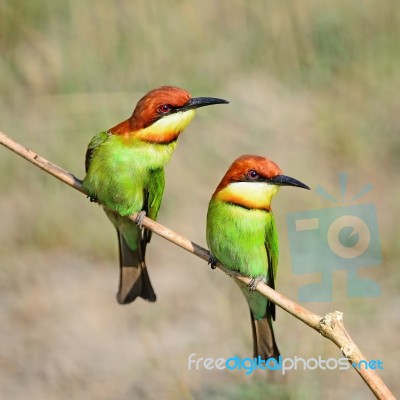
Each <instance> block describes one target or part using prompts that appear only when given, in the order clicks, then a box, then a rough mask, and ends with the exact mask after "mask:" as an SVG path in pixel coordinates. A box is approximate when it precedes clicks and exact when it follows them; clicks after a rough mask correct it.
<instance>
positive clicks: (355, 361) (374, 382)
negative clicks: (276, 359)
mask: <svg viewBox="0 0 400 400" xmlns="http://www.w3.org/2000/svg"><path fill="white" fill-rule="evenodd" d="M0 144H2V145H3V146H5V147H7V148H8V149H10V150H11V151H13V152H14V153H16V154H18V155H20V156H21V157H23V158H25V159H26V160H28V161H30V162H31V163H32V164H35V165H36V166H37V167H39V168H41V169H43V170H44V171H46V172H47V173H49V174H51V175H53V176H54V177H56V178H57V179H59V180H60V181H62V182H64V183H66V184H67V185H69V186H72V187H73V188H74V189H76V190H78V191H80V192H82V193H85V192H84V190H83V188H82V181H81V180H80V179H78V178H76V177H75V176H74V175H72V174H71V173H69V172H68V171H66V170H64V169H62V168H60V167H59V166H57V165H55V164H53V163H51V162H50V161H48V160H46V159H45V158H43V157H41V156H39V155H38V154H36V153H34V152H33V151H31V150H29V149H27V148H26V147H24V146H22V145H21V144H19V143H17V142H15V141H14V140H12V139H11V138H10V137H8V136H7V135H5V134H4V133H2V132H0ZM136 216H137V214H133V215H132V216H130V218H131V219H132V220H135V218H136ZM142 225H143V226H144V227H145V228H147V229H149V230H151V231H153V232H154V233H156V234H157V235H159V236H161V237H163V238H164V239H167V240H169V241H170V242H172V243H174V244H176V245H177V246H179V247H181V248H183V249H185V250H187V251H188V252H190V253H192V254H194V255H196V256H197V257H200V258H202V259H203V260H205V261H207V262H208V261H209V258H210V253H209V252H208V251H207V250H206V249H204V248H203V247H201V246H199V245H198V244H196V243H194V242H192V241H190V240H189V239H187V238H185V237H184V236H182V235H180V234H179V233H176V232H174V231H172V230H170V229H168V228H167V227H165V226H163V225H161V224H159V223H158V222H155V221H153V220H151V219H150V218H147V217H144V219H143V223H142ZM217 267H218V268H220V269H221V270H222V271H224V272H225V273H227V274H229V275H231V276H232V275H233V278H234V279H237V280H239V281H241V282H243V283H245V284H249V283H250V278H247V277H244V276H240V275H237V274H232V271H229V270H227V269H226V268H225V267H224V266H223V265H221V264H217ZM256 290H257V291H258V292H259V293H261V294H262V295H263V296H265V297H267V298H268V299H270V300H271V301H273V302H274V303H275V304H276V305H277V306H279V307H280V308H282V309H283V310H285V311H287V312H288V313H289V314H291V315H293V316H294V317H296V318H297V319H299V320H300V321H302V322H303V323H305V324H306V325H308V326H309V327H310V328H312V329H314V330H316V331H317V332H319V333H320V334H321V335H323V336H324V337H326V338H327V339H329V340H330V341H332V342H333V343H335V344H336V346H337V347H339V349H340V350H341V351H342V353H343V355H344V356H345V357H346V358H347V359H348V360H349V363H350V364H351V365H352V366H353V367H354V368H355V370H356V371H357V372H358V374H359V375H360V376H361V378H362V379H363V380H364V382H365V383H366V384H367V385H368V387H369V388H370V389H371V391H372V392H373V394H374V395H375V396H376V398H377V399H385V400H387V399H395V397H394V396H393V394H392V393H391V392H390V390H389V389H388V387H387V386H386V385H385V383H384V382H383V381H382V379H381V378H380V376H379V375H378V374H377V373H376V371H375V370H374V369H372V368H364V367H362V368H357V367H356V366H359V365H360V364H359V363H360V361H363V362H364V361H365V362H366V358H365V356H364V355H363V354H362V352H361V351H360V349H359V348H358V347H357V345H356V344H355V343H354V341H353V340H352V339H351V337H350V335H349V334H348V333H347V331H346V329H345V327H344V324H343V313H341V312H339V311H335V312H332V313H328V314H326V315H325V316H324V317H321V316H320V315H317V314H315V313H313V312H312V311H310V310H308V309H306V308H304V307H302V306H301V305H300V304H297V303H295V302H294V301H292V300H290V299H289V298H287V297H285V296H284V295H282V294H280V293H279V292H277V291H276V290H274V289H271V288H270V287H269V286H267V285H266V284H265V283H263V282H260V283H259V284H258V285H257V289H256ZM366 363H367V362H366Z"/></svg>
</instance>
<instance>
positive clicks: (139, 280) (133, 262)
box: [117, 231, 156, 304]
mask: <svg viewBox="0 0 400 400" xmlns="http://www.w3.org/2000/svg"><path fill="white" fill-rule="evenodd" d="M117 232H118V231H117ZM118 241H119V265H120V278H119V289H118V293H117V301H118V303H120V304H129V303H131V302H132V301H134V300H135V299H136V297H138V296H139V297H142V298H143V299H145V300H148V301H151V302H153V301H156V294H155V293H154V290H153V287H152V286H151V282H150V277H149V274H148V272H147V267H146V262H145V261H144V254H142V253H144V251H142V248H141V246H139V248H138V249H137V250H136V251H132V250H131V249H130V248H129V246H128V244H127V243H126V241H125V239H124V238H123V236H122V234H121V233H119V232H118Z"/></svg>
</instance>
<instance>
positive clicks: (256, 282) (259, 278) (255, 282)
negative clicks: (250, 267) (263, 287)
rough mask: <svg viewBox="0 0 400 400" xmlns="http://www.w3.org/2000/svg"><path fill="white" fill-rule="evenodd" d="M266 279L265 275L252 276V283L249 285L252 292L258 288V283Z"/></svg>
mask: <svg viewBox="0 0 400 400" xmlns="http://www.w3.org/2000/svg"><path fill="white" fill-rule="evenodd" d="M262 280H264V277H263V276H259V277H257V278H251V281H250V283H249V284H248V285H247V287H248V288H249V290H250V291H251V292H254V291H255V290H256V289H257V285H258V284H259V283H260V282H261V281H262Z"/></svg>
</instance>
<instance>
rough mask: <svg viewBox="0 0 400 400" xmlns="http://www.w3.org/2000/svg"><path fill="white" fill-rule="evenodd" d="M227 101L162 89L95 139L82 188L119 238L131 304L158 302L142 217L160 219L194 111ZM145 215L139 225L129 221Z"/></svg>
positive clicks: (122, 289)
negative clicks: (167, 169)
mask: <svg viewBox="0 0 400 400" xmlns="http://www.w3.org/2000/svg"><path fill="white" fill-rule="evenodd" d="M223 103H228V101H226V100H222V99H217V98H212V97H197V98H193V97H192V96H191V95H190V94H189V93H188V92H187V91H186V90H183V89H180V88H177V87H173V86H163V87H160V88H158V89H154V90H152V91H150V92H149V93H147V94H146V95H145V96H144V97H142V98H141V99H140V100H139V102H138V103H137V105H136V108H135V110H134V111H133V114H132V116H131V117H130V118H128V119H127V120H125V121H123V122H121V123H119V124H118V125H116V126H114V127H113V128H111V129H109V130H108V131H104V132H100V133H98V134H97V135H96V136H94V137H93V139H92V140H91V141H90V143H89V146H88V149H87V152H86V162H85V166H86V176H85V178H84V179H83V188H84V189H85V191H86V193H87V194H88V196H89V197H90V199H91V200H92V201H96V202H98V203H99V204H101V205H102V206H103V207H104V210H105V212H106V214H107V216H108V218H109V219H110V220H111V222H112V223H113V224H114V225H115V227H116V229H117V233H118V240H119V261H120V281H119V289H118V293H117V300H118V302H119V303H120V304H127V303H130V302H132V301H133V300H135V299H136V297H138V296H140V297H142V298H143V299H146V300H148V301H155V300H156V295H155V293H154V290H153V287H152V285H151V282H150V278H149V275H148V272H147V268H146V262H145V253H146V246H147V243H148V242H149V241H150V237H151V232H150V231H147V230H145V229H143V228H142V226H141V222H142V219H143V216H144V215H146V214H147V216H148V217H150V218H152V219H153V220H155V219H156V218H157V214H158V211H159V209H160V205H161V199H162V196H163V192H164V185H165V181H164V166H165V164H166V163H167V162H168V161H169V160H170V158H171V155H172V153H173V151H174V149H175V147H176V143H177V139H178V136H179V135H180V133H181V132H182V131H183V130H184V129H185V128H186V127H187V126H188V125H189V123H190V122H191V121H192V119H193V117H194V115H195V109H196V108H199V107H204V106H209V105H212V104H223ZM133 213H140V214H139V218H138V219H137V221H136V222H137V223H135V222H133V221H131V220H130V219H129V218H127V217H128V216H129V215H131V214H133Z"/></svg>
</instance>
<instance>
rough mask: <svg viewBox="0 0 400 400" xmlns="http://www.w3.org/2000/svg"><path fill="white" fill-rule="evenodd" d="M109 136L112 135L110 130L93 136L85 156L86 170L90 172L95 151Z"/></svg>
mask: <svg viewBox="0 0 400 400" xmlns="http://www.w3.org/2000/svg"><path fill="white" fill-rule="evenodd" d="M109 136H110V133H108V132H100V133H98V134H97V135H95V136H93V138H92V140H91V141H90V142H89V145H88V148H87V150H86V157H85V170H86V172H88V169H89V166H90V163H91V161H92V159H93V154H94V151H95V150H96V149H97V147H98V146H100V145H101V144H103V143H104V142H105V141H106V140H107V138H108V137H109Z"/></svg>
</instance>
